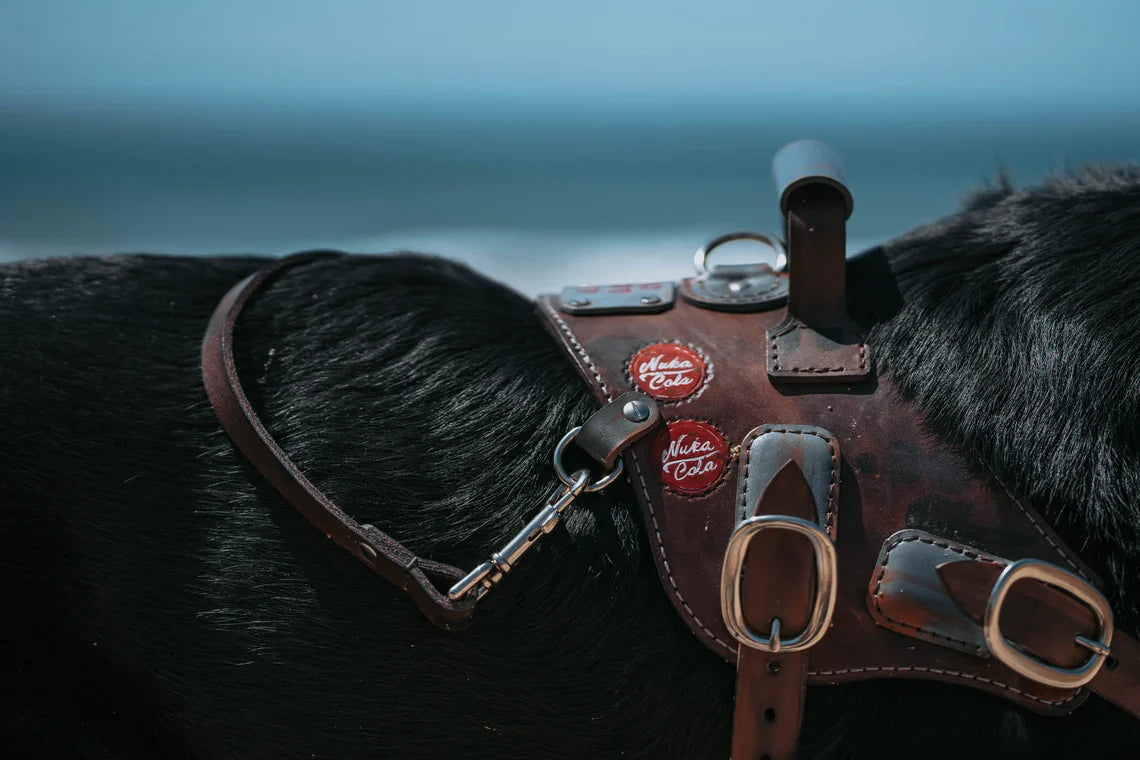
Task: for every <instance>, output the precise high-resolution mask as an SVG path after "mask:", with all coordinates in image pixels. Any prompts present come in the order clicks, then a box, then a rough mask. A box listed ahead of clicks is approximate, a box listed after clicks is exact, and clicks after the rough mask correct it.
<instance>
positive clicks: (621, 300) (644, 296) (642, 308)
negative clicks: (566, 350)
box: [558, 282, 675, 316]
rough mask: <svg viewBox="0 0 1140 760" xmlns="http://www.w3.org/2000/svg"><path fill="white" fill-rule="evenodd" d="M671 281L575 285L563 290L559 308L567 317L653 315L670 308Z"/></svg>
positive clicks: (671, 297)
mask: <svg viewBox="0 0 1140 760" xmlns="http://www.w3.org/2000/svg"><path fill="white" fill-rule="evenodd" d="M674 297H675V291H674V289H673V283H671V282H642V283H632V284H623V285H577V286H572V287H566V288H563V289H562V294H561V295H560V296H559V297H558V308H559V309H560V310H561V311H563V312H565V313H566V314H574V315H577V316H586V315H590V314H656V313H658V312H662V311H666V310H668V309H671V308H673V299H674Z"/></svg>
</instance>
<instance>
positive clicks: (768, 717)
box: [764, 707, 776, 723]
mask: <svg viewBox="0 0 1140 760" xmlns="http://www.w3.org/2000/svg"><path fill="white" fill-rule="evenodd" d="M775 720H776V711H775V710H773V709H772V708H771V707H769V708H768V709H767V710H765V711H764V722H765V723H772V722H773V721H775Z"/></svg>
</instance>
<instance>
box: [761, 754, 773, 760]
mask: <svg viewBox="0 0 1140 760" xmlns="http://www.w3.org/2000/svg"><path fill="white" fill-rule="evenodd" d="M760 760H772V756H771V755H761V756H760Z"/></svg>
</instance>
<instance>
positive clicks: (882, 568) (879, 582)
mask: <svg viewBox="0 0 1140 760" xmlns="http://www.w3.org/2000/svg"><path fill="white" fill-rule="evenodd" d="M909 541H921V542H922V543H924V544H931V545H933V546H937V547H940V548H942V549H949V550H950V551H952V552H957V553H958V554H961V555H962V556H964V557H969V558H970V559H976V560H980V561H982V562H994V560H992V559H990V558H989V557H983V556H982V555H981V554H979V553H977V552H974V551H970V550H969V549H967V548H965V547H959V546H955V545H952V544H950V543H949V542H945V541H936V540H934V539H933V538H928V537H926V536H907V537H905V538H901V539H898V540H897V541H894V542H893V543H891V544H889V545H888V547H887V551H886V553H885V554H883V561H882V562H881V563H879V567H878V569H877V570H876V571H875V576H876V577H875V591H874V592H873V593H872V594H871V599H872V600H874V602H875V610H876V611H877V612H878V613H879V614H880V615H882V616H883V618H884V619H886V620H889V621H891V622H892V623H894V624H895V625H900V626H902V627H903V628H909V629H911V630H912V631H918V632H920V633H924V634H926V635H928V636H934V637H936V638H939V639H946V640H947V641H953V642H956V643H958V644H964V645H966V646H968V647H970V648H971V649H973V650H974V651H975V652H985V648H984V647H980V646H978V645H977V644H975V643H974V642H972V641H965V640H964V639H956V638H954V637H953V636H947V635H946V634H943V633H939V632H937V631H935V630H932V629H930V628H923V627H922V626H917V625H912V624H910V623H904V622H903V621H901V620H896V619H895V618H893V617H891V616H890V615H888V614H887V613H886V612H884V611H883V608H882V606H880V604H879V597H881V596H882V593H881V592H882V588H883V576H884V575H886V570H887V563H888V562H889V561H890V557H891V552H892V551H894V550H895V549H896V548H897V547H899V546H901V545H902V544H905V543H907V542H909Z"/></svg>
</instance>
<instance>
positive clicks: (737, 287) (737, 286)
mask: <svg viewBox="0 0 1140 760" xmlns="http://www.w3.org/2000/svg"><path fill="white" fill-rule="evenodd" d="M728 289H729V290H731V291H732V292H733V293H739V292H740V291H742V290H748V282H747V281H746V280H736V281H735V282H730V283H728Z"/></svg>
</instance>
